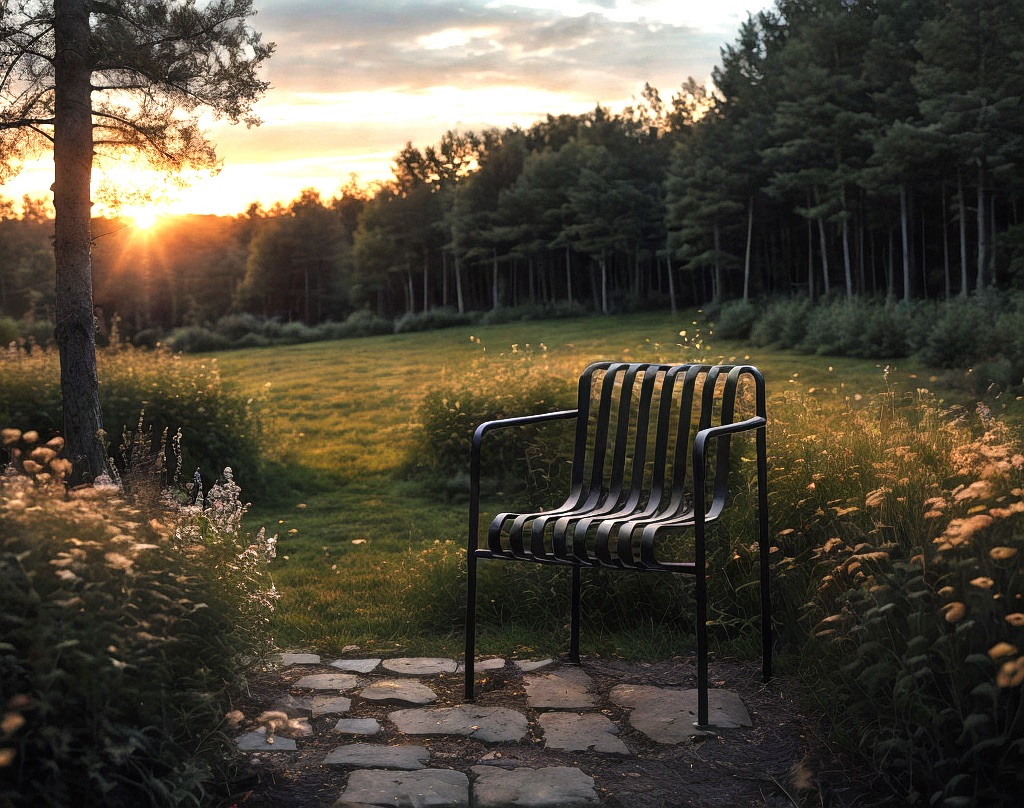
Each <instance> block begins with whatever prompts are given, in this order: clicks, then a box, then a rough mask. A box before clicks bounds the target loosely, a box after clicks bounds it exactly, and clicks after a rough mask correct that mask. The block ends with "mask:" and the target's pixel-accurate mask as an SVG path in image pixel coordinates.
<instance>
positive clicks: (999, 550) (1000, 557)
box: [988, 547, 1017, 561]
mask: <svg viewBox="0 0 1024 808" xmlns="http://www.w3.org/2000/svg"><path fill="white" fill-rule="evenodd" d="M988 554H989V556H991V558H992V560H993V561H1006V560H1008V559H1011V558H1013V557H1014V556H1015V555H1017V548H1016V547H993V548H992V549H991V550H989V551H988Z"/></svg>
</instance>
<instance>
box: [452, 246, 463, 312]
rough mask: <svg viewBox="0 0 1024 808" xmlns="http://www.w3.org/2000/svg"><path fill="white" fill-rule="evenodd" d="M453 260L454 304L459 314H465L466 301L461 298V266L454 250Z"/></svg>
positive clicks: (457, 254)
mask: <svg viewBox="0 0 1024 808" xmlns="http://www.w3.org/2000/svg"><path fill="white" fill-rule="evenodd" d="M452 257H453V258H454V259H455V302H456V305H458V307H459V314H465V313H466V301H465V298H464V297H463V296H462V264H461V263H460V261H459V253H458V251H457V250H456V251H455V252H453V253H452Z"/></svg>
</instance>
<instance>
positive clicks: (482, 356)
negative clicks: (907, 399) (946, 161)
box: [216, 312, 936, 656]
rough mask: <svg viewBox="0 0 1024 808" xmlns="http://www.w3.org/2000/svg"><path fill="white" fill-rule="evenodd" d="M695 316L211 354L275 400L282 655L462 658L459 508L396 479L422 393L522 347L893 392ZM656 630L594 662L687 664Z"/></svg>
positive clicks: (510, 630)
mask: <svg viewBox="0 0 1024 808" xmlns="http://www.w3.org/2000/svg"><path fill="white" fill-rule="evenodd" d="M696 317H697V315H696V314H695V313H693V312H690V313H683V314H680V315H678V316H670V315H668V314H665V313H658V314H632V315H622V316H616V317H587V318H579V319H568V320H554V321H539V322H527V323H515V324H510V325H502V326H491V327H476V326H474V327H470V328H453V329H449V330H443V331H433V332H425V333H415V334H401V335H395V336H384V337H373V338H365V339H352V340H345V341H338V342H321V343H310V344H304V345H295V346H288V347H275V348H260V349H252V350H246V351H235V352H226V353H223V354H219V355H217V357H216V358H217V363H218V365H219V367H220V370H221V373H222V375H223V377H224V378H225V379H226V380H229V381H230V382H232V383H235V384H237V385H239V386H240V387H241V388H242V389H243V390H245V391H247V392H248V393H250V394H252V395H260V396H262V397H264V399H265V400H266V402H267V414H268V417H267V427H268V434H269V437H270V442H271V446H272V452H273V454H274V455H275V458H276V459H277V460H279V461H280V463H281V471H280V474H281V486H280V492H281V493H280V495H279V496H278V497H276V500H277V501H275V502H274V503H273V504H272V505H269V506H268V505H261V504H260V503H255V504H254V507H253V510H252V512H251V523H252V524H254V525H265V526H266V527H267V528H268V530H272V531H276V532H277V533H278V534H279V537H280V544H279V555H280V558H279V560H278V562H277V565H276V569H275V571H274V576H275V580H276V582H277V586H278V588H279V590H280V591H281V593H282V598H281V600H280V603H279V607H278V610H277V614H276V617H275V620H274V629H275V632H276V635H277V638H278V641H279V643H280V645H281V646H282V647H286V648H309V649H315V650H318V651H322V652H325V653H332V652H338V651H340V650H341V649H342V648H343V647H344V646H346V645H360V646H361V647H363V648H364V649H371V648H378V649H382V650H386V649H387V648H389V647H391V646H400V647H402V648H403V649H405V650H407V651H409V652H424V653H426V652H437V653H440V652H445V653H450V654H458V653H459V648H460V643H461V628H460V627H459V626H458V625H457V622H456V621H453V620H452V619H451V615H452V614H457V612H458V608H457V606H458V602H459V599H460V597H461V578H460V577H459V574H458V573H459V569H460V567H461V564H462V553H461V548H462V546H463V542H464V534H465V519H466V516H465V513H466V507H465V503H463V502H449V501H446V500H445V498H444V497H443V496H442V497H438V496H437V495H434V494H429V493H427V492H425V491H424V489H423V487H422V486H421V485H419V484H418V483H416V482H413V481H410V480H408V479H405V478H404V477H405V475H403V468H405V467H406V465H407V463H408V460H409V457H410V455H411V453H413V452H414V451H415V447H416V435H417V427H418V425H417V417H418V412H417V411H418V407H419V405H420V402H421V401H422V400H423V398H424V396H425V394H426V393H427V392H428V391H430V390H431V389H432V387H433V386H434V385H436V384H438V382H439V380H442V379H444V378H445V377H446V376H449V377H450V376H452V375H458V374H461V373H463V372H465V369H466V368H468V367H475V366H477V363H497V362H506V361H512V357H511V354H512V352H513V347H512V346H513V345H515V346H517V348H516V349H515V350H516V351H518V352H524V351H527V350H530V351H533V352H534V353H535V354H537V353H538V352H543V353H544V355H545V356H546V361H547V362H548V363H549V365H550V367H551V370H552V372H554V373H557V374H561V375H563V376H564V377H565V378H568V379H571V378H575V377H576V376H577V375H578V374H579V372H580V371H581V370H582V368H583V367H585V366H586V365H587V364H588V363H590V362H592V361H595V360H597V359H621V358H632V359H638V360H650V359H660V360H663V361H672V362H678V361H692V360H694V359H698V358H703V359H705V360H706V359H712V360H722V361H728V362H749V363H752V364H755V365H757V366H758V367H759V368H761V370H762V372H763V373H764V375H765V377H766V379H767V381H768V389H769V396H770V397H772V396H774V397H779V396H784V395H785V393H786V391H787V390H791V389H798V390H800V391H802V392H804V393H806V392H807V391H808V390H810V389H812V388H814V389H830V390H831V389H833V388H835V389H836V390H837V392H838V394H839V395H840V396H842V395H844V388H845V391H849V395H851V396H853V395H855V394H870V393H872V392H877V391H880V390H882V389H884V388H885V386H886V381H885V379H884V378H883V370H882V364H884V363H879V362H874V361H863V360H852V359H837V358H826V357H817V356H806V355H799V354H792V353H788V352H786V353H779V352H771V351H767V350H757V351H754V350H753V349H751V348H749V347H746V346H743V345H741V344H734V343H727V342H721V343H720V342H718V341H717V340H716V338H715V337H714V335H713V334H709V333H708V332H707V329H706V328H702V327H700V326H697V325H696V324H695V322H694V321H695V319H696ZM681 331H685V332H686V334H685V336H681V335H680V332H681ZM477 340H479V341H477ZM527 345H529V346H530V348H529V349H527ZM542 345H543V346H545V347H544V348H541V347H540V346H542ZM933 381H936V380H935V379H933V378H932V379H929V378H928V377H927V376H926V375H925V374H924V373H922V371H921V369H920V368H919V367H917V366H915V365H913V364H912V363H910V362H909V361H908V362H904V363H901V364H900V366H899V367H894V368H893V369H892V370H891V372H890V375H889V379H888V383H889V384H890V385H906V386H907V387H909V388H911V389H912V388H914V387H920V386H924V387H927V386H929V383H930V382H933ZM467 465H468V459H467ZM449 541H450V542H454V544H446V543H445V542H449ZM435 542H439V544H436V543H435ZM486 566H488V565H485V567H486ZM491 566H495V565H491ZM501 566H504V565H501ZM512 566H514V567H515V570H514V572H516V573H519V574H533V573H531V572H528V571H526V570H525V569H524V568H525V567H535V566H537V565H512ZM647 577H659V576H647ZM671 584H672V582H669V584H668V585H671ZM658 585H662V584H660V583H659V584H658ZM482 586H486V582H484V583H483V584H482ZM481 591H482V592H483V591H484V590H483V589H482V590H481ZM424 609H426V610H427V612H428V613H429V612H431V611H435V612H436V613H437V614H438V615H439V617H438V618H437V621H436V622H435V623H434V624H433V625H430V626H424V625H423V624H422V621H416V620H414V619H413V618H411V617H410V615H411V614H414V613H416V612H417V611H419V612H422V611H423V610H424ZM501 622H502V625H500V626H499V625H490V626H482V627H481V637H480V642H479V648H480V649H481V650H482V651H487V652H501V653H514V652H517V651H518V652H523V651H529V650H536V651H545V652H557V651H559V650H560V649H561V648H562V645H563V644H564V641H563V638H562V637H561V634H560V632H558V631H551V630H538V628H537V625H536V624H531V623H529V622H528V621H526V622H524V621H522V620H516V619H514V616H513V617H510V619H508V620H503V621H501ZM556 628H557V626H556ZM649 629H650V631H640V632H639V633H634V635H633V636H631V637H628V638H626V637H621V636H614V635H612V636H605V635H601V636H594V635H593V632H598V633H599V632H600V629H599V628H595V629H592V634H591V636H589V637H585V638H584V644H585V645H584V647H588V646H587V643H588V642H589V643H590V645H589V648H588V650H591V649H593V648H598V649H601V650H603V651H605V652H609V653H622V654H626V655H650V656H659V655H664V654H671V653H672V651H673V649H675V650H676V652H678V650H679V648H678V646H672V643H673V642H678V641H679V638H673V637H668V638H666V637H665V636H664V632H662V631H660V630H659V627H658V626H657V625H651V626H649Z"/></svg>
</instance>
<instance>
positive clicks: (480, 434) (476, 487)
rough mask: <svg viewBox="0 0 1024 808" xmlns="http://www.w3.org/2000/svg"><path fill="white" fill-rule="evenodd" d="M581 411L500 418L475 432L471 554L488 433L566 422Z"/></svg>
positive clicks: (471, 462)
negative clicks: (481, 466)
mask: <svg viewBox="0 0 1024 808" xmlns="http://www.w3.org/2000/svg"><path fill="white" fill-rule="evenodd" d="M578 415H579V410H557V411H556V412H544V413H539V414H537V415H520V416H518V417H515V418H500V419H498V420H495V421H484V423H482V424H480V426H478V427H477V428H476V430H475V431H474V432H473V446H472V449H471V451H470V455H469V536H470V538H469V546H470V552H472V551H473V550H475V549H476V546H477V531H478V529H479V524H478V523H479V519H480V447H481V444H483V441H484V438H485V437H486V436H487V433H488V432H491V431H493V430H495V429H506V428H508V427H514V426H526V425H528V424H540V423H544V422H546V421H564V420H568V419H569V418H575V417H577V416H578Z"/></svg>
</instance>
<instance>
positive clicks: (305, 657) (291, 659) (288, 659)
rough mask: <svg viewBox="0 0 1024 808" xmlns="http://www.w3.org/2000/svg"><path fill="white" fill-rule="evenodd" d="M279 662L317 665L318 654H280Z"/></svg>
mask: <svg viewBox="0 0 1024 808" xmlns="http://www.w3.org/2000/svg"><path fill="white" fill-rule="evenodd" d="M280 662H281V664H282V665H284V666H285V667H288V666H289V665H319V664H320V654H281V657H280Z"/></svg>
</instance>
